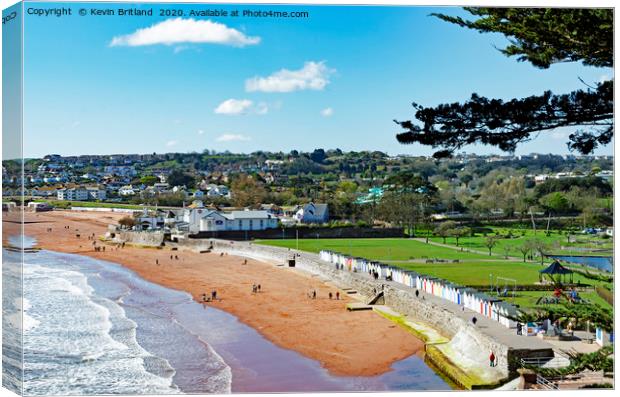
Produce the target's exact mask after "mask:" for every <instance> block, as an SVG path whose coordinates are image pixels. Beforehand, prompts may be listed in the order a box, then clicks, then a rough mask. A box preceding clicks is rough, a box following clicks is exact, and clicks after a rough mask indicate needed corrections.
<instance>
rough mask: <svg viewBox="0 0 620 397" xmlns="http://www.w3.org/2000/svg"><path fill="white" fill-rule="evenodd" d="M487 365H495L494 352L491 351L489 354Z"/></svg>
mask: <svg viewBox="0 0 620 397" xmlns="http://www.w3.org/2000/svg"><path fill="white" fill-rule="evenodd" d="M489 366H491V367H495V354H494V353H493V352H492V351H491V355H490V356H489Z"/></svg>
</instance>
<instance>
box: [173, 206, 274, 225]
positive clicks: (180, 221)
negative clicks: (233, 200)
mask: <svg viewBox="0 0 620 397" xmlns="http://www.w3.org/2000/svg"><path fill="white" fill-rule="evenodd" d="M169 218H172V215H171V216H170V217H169ZM174 218H175V219H174V221H175V223H176V225H177V228H178V226H179V225H183V226H184V227H185V225H187V230H188V231H189V232H190V233H198V232H218V231H239V230H248V231H249V230H266V229H274V228H277V227H278V218H277V217H276V216H274V215H273V214H270V213H268V212H267V211H231V212H220V211H215V210H211V209H208V208H205V207H204V206H202V202H199V201H195V202H194V204H192V206H190V208H186V209H184V210H183V213H182V216H181V217H177V216H174Z"/></svg>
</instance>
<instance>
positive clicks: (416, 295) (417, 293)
mask: <svg viewBox="0 0 620 397" xmlns="http://www.w3.org/2000/svg"><path fill="white" fill-rule="evenodd" d="M415 297H416V298H419V297H420V291H419V290H417V289H416V290H415Z"/></svg>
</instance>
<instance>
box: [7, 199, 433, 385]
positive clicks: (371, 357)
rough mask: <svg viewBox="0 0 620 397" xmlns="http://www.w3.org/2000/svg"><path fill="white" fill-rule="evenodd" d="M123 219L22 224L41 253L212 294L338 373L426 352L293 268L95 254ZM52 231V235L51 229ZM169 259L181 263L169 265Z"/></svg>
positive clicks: (281, 342) (162, 254)
mask: <svg viewBox="0 0 620 397" xmlns="http://www.w3.org/2000/svg"><path fill="white" fill-rule="evenodd" d="M118 217H119V215H118V214H111V213H101V214H75V213H71V212H65V211H63V212H61V211H57V212H53V213H34V214H28V213H26V214H25V218H26V219H27V221H28V222H31V223H26V224H25V225H24V234H26V235H29V236H33V237H34V238H36V239H37V242H38V247H40V248H44V249H49V250H52V251H59V252H64V253H74V254H80V255H85V256H89V257H92V258H96V259H102V260H106V261H110V262H114V263H118V264H119V265H121V266H123V267H126V268H128V269H131V270H133V271H134V272H135V273H136V274H137V275H138V276H140V277H142V278H144V279H145V280H147V281H150V282H153V283H155V284H159V285H162V286H164V287H167V288H172V289H175V290H179V291H183V292H187V293H189V294H190V295H192V297H193V299H194V301H196V302H200V297H201V294H202V293H207V294H209V292H210V291H211V288H214V289H216V290H217V291H218V297H221V298H222V300H221V301H218V302H214V303H208V305H210V306H213V307H216V308H218V309H221V310H224V311H226V312H228V313H230V314H232V315H234V316H235V317H237V318H238V319H239V320H240V321H241V322H242V323H244V324H246V325H248V326H250V327H251V328H253V329H255V330H256V331H257V332H258V333H260V334H261V335H262V336H264V337H265V338H266V339H267V340H269V341H270V342H272V343H274V344H275V345H277V346H278V347H281V348H284V349H288V350H293V351H295V352H298V353H300V354H302V355H303V356H304V357H308V358H311V359H313V360H316V361H318V362H319V363H320V364H321V366H323V367H324V368H326V369H327V370H328V372H329V373H330V374H332V375H336V376H362V377H368V376H376V375H380V374H385V373H388V372H390V371H391V370H392V364H394V363H396V362H398V361H401V360H403V359H405V358H407V357H410V356H412V355H421V354H422V352H423V350H424V343H423V342H422V341H420V340H419V339H417V338H415V337H414V336H413V335H411V334H410V333H408V332H407V331H405V330H402V329H400V327H398V326H396V325H394V324H393V323H392V322H391V321H389V320H388V319H385V318H383V317H381V316H379V315H378V314H376V313H372V312H357V313H347V312H346V310H345V306H346V304H347V303H349V302H351V299H350V298H349V297H347V296H346V293H345V292H344V291H341V290H337V289H336V288H335V287H334V286H333V285H327V283H325V282H323V281H321V280H317V279H316V278H313V277H311V276H310V275H308V274H304V273H303V272H300V271H296V270H295V269H287V268H277V267H276V266H274V265H273V264H266V263H262V262H260V261H257V260H253V259H248V261H247V265H243V264H242V258H241V257H235V256H232V255H230V256H229V255H226V256H223V257H221V256H219V255H216V254H205V253H203V254H199V253H194V252H190V251H185V250H183V251H171V250H167V249H148V248H134V247H125V248H123V249H117V248H113V247H112V246H110V245H106V248H107V251H106V252H102V251H99V252H95V251H94V249H93V248H92V243H93V242H96V244H97V246H103V245H102V243H101V242H99V241H96V240H88V239H87V238H86V236H89V235H91V234H92V233H95V235H96V236H100V235H103V234H104V233H105V231H106V228H107V224H109V223H112V222H113V221H114V220H116V219H117V218H118ZM7 226H8V227H7ZM49 227H51V228H52V232H48V231H47V228H49ZM65 227H68V229H65ZM6 229H10V225H5V230H6ZM8 234H9V233H7V234H5V236H7V237H8ZM77 234H80V237H79V238H78V237H77ZM5 239H6V237H5ZM170 255H177V256H178V257H179V259H178V260H175V259H173V260H170ZM156 260H157V261H158V262H159V265H157V264H156V263H155V262H156ZM153 270H156V271H153ZM231 270H233V271H231ZM254 280H256V281H254ZM253 283H259V284H262V291H263V292H261V293H258V294H253V293H252V292H251V286H252V284H253ZM311 290H316V291H317V295H318V299H316V300H311V299H308V298H307V297H306V294H307V293H308V291H311ZM336 291H338V292H340V296H341V297H342V299H341V300H338V301H337V300H335V299H334V300H329V299H328V298H327V293H328V292H334V293H335V292H336ZM252 300H253V301H252ZM249 302H252V303H250V304H248V303H249ZM240 303H243V304H240ZM352 335H354V337H352ZM377 341H380V342H377Z"/></svg>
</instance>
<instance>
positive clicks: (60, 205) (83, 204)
mask: <svg viewBox="0 0 620 397" xmlns="http://www.w3.org/2000/svg"><path fill="white" fill-rule="evenodd" d="M33 201H35V202H38V203H48V204H50V205H52V206H54V207H57V208H71V207H85V208H120V209H128V210H142V209H143V208H144V206H141V205H137V204H123V203H105V202H97V201H59V200H33ZM149 208H153V209H154V208H155V207H154V206H152V207H149ZM160 208H161V207H160Z"/></svg>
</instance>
